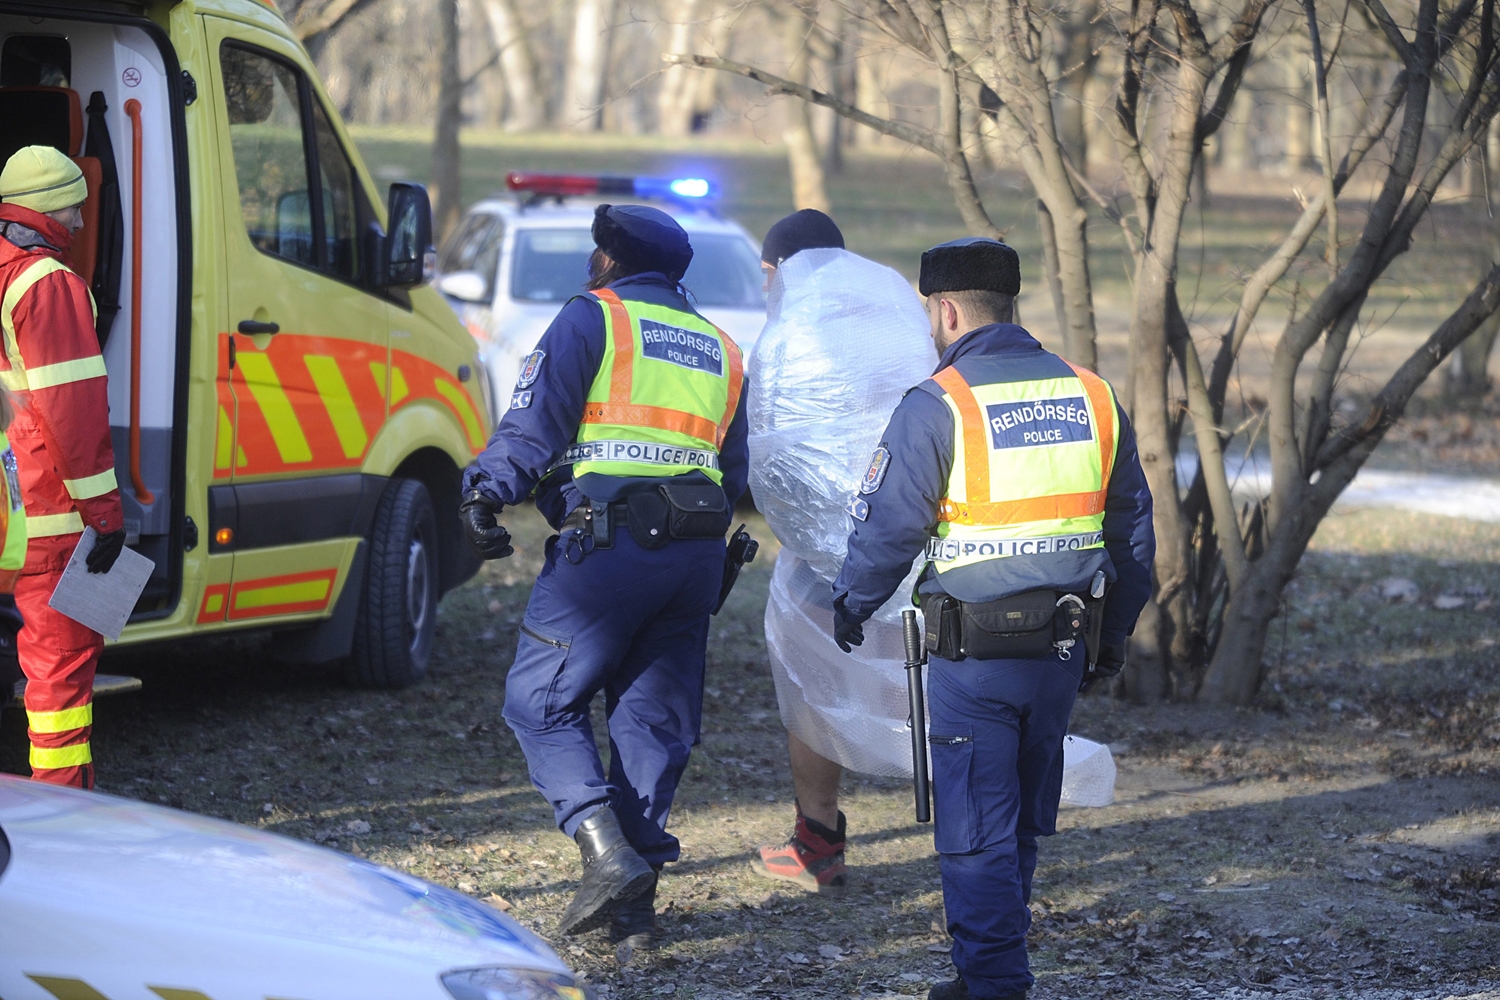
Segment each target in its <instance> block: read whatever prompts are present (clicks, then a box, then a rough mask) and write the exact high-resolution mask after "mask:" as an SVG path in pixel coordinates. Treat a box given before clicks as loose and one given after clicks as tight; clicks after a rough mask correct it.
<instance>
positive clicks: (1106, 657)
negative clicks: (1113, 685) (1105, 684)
mask: <svg viewBox="0 0 1500 1000" xmlns="http://www.w3.org/2000/svg"><path fill="white" fill-rule="evenodd" d="M1124 669H1125V644H1124V643H1120V644H1119V645H1117V646H1116V645H1102V646H1100V647H1099V658H1098V660H1097V661H1095V663H1094V665H1093V666H1092V667H1090V668H1089V669H1088V672H1086V673H1085V674H1084V675H1083V683H1082V684H1080V685H1079V686H1078V690H1080V691H1088V690H1089V689H1090V688H1092V687H1094V685H1096V684H1097V683H1099V682H1100V681H1103V680H1108V679H1110V678H1112V677H1117V676H1119V673H1120V671H1121V670H1124Z"/></svg>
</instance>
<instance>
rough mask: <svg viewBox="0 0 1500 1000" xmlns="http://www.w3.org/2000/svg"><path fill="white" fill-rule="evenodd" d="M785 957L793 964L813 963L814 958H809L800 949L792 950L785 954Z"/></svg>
mask: <svg viewBox="0 0 1500 1000" xmlns="http://www.w3.org/2000/svg"><path fill="white" fill-rule="evenodd" d="M785 959H786V961H787V962H790V963H791V964H792V965H811V964H812V960H811V959H809V958H808V957H807V956H806V955H804V954H802V953H801V952H800V951H790V952H787V954H786V955H785Z"/></svg>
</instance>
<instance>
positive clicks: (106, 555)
mask: <svg viewBox="0 0 1500 1000" xmlns="http://www.w3.org/2000/svg"><path fill="white" fill-rule="evenodd" d="M121 549H124V528H120V529H118V531H111V532H108V534H104V535H99V537H98V538H95V547H93V549H90V550H89V555H87V556H84V562H86V564H87V565H89V571H90V573H108V571H110V570H111V568H113V567H114V561H115V559H118V558H120V550H121Z"/></svg>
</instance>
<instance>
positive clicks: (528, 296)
mask: <svg viewBox="0 0 1500 1000" xmlns="http://www.w3.org/2000/svg"><path fill="white" fill-rule="evenodd" d="M692 241H693V263H692V264H691V265H690V266H689V267H688V272H687V275H686V276H684V277H683V279H682V284H683V286H684V287H685V288H687V289H688V291H690V292H692V294H693V304H694V305H697V306H707V307H718V308H722V309H764V308H765V304H766V300H765V294H764V292H762V291H761V286H762V277H761V273H760V260H759V259H758V258H757V255H756V253H755V251H754V250H753V249H752V248H751V247H750V245H749V244H748V243H746V242H745V240H744V239H743V238H741V237H739V236H736V235H734V234H732V233H695V234H693V236H692ZM593 249H594V241H593V238H592V237H591V236H590V235H589V231H588V230H587V229H522V230H519V231H518V232H517V233H516V249H515V264H514V266H513V269H512V271H511V280H510V294H511V298H513V299H518V300H521V301H524V302H565V301H567V300H568V299H569V298H570V297H572V296H574V295H577V294H578V293H579V292H581V291H583V285H584V282H585V281H586V280H587V279H588V275H587V273H586V272H587V267H588V260H589V254H590V253H592V252H593Z"/></svg>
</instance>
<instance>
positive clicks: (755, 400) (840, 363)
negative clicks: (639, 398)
mask: <svg viewBox="0 0 1500 1000" xmlns="http://www.w3.org/2000/svg"><path fill="white" fill-rule="evenodd" d="M928 331H929V325H928V321H927V315H926V313H925V311H924V310H923V307H922V303H921V300H920V299H919V298H918V297H917V294H916V293H915V292H913V291H912V288H911V285H910V284H909V283H908V282H907V281H906V279H905V278H903V277H901V275H900V274H898V273H897V272H895V271H893V270H891V269H890V268H888V267H885V266H883V265H880V264H876V263H874V262H872V261H868V260H865V259H864V258H862V257H859V256H857V255H855V254H852V253H849V252H848V251H846V250H835V249H820V250H803V251H802V252H800V253H798V254H797V255H796V256H794V257H792V258H791V259H790V260H788V261H786V262H785V263H784V264H782V266H781V267H780V268H778V269H777V272H776V276H775V278H774V279H773V280H772V283H771V289H770V296H769V304H768V308H767V319H766V327H765V330H764V331H763V332H762V333H761V335H760V339H759V340H758V341H756V344H755V350H754V353H753V354H752V355H751V357H750V364H749V371H748V375H749V378H750V384H751V392H750V400H749V418H750V488H751V490H752V491H753V492H754V495H755V502H756V506H757V507H759V509H760V511H761V513H762V514H764V515H765V518H766V521H767V523H768V524H769V525H770V526H771V530H772V531H773V532H774V533H775V534H776V537H777V539H779V540H780V542H781V545H782V550H781V555H780V556H779V557H778V558H777V562H776V569H775V572H774V573H773V575H772V578H771V598H770V601H769V602H768V603H767V605H766V647H767V649H768V651H769V653H770V659H771V669H772V674H773V676H774V677H775V680H776V696H777V699H778V701H779V702H780V705H781V719H782V722H783V723H784V724H785V725H786V727H787V729H788V730H789V731H791V732H792V733H795V734H796V735H797V737H798V738H799V739H801V740H802V741H803V742H804V743H806V744H807V745H808V746H810V747H812V748H813V749H814V750H815V751H817V752H818V753H819V754H821V755H822V756H824V757H826V758H828V759H829V760H833V761H837V762H838V763H840V764H842V765H843V766H844V767H847V768H849V769H850V770H853V771H859V772H862V773H865V774H879V775H887V776H901V775H910V774H911V737H910V734H909V732H908V730H907V727H906V711H907V708H906V672H905V669H904V665H905V653H904V651H903V648H902V641H901V626H900V621H901V610H902V609H903V608H908V607H911V604H910V602H909V601H908V596H909V595H910V593H911V583H912V580H913V579H914V578H915V572H916V571H915V569H914V570H913V573H912V575H911V577H909V578H908V579H907V581H906V583H904V584H903V585H902V587H901V588H900V589H899V590H898V591H897V592H896V596H895V597H893V598H892V599H891V600H890V601H888V602H887V603H886V606H885V607H883V608H881V609H880V611H879V612H878V613H877V614H876V616H875V618H873V619H872V620H871V621H870V622H869V623H867V624H866V625H865V644H864V645H863V646H861V647H859V648H857V649H856V650H855V651H854V654H853V655H852V656H851V655H849V654H846V653H843V652H841V651H840V650H839V648H838V647H837V646H835V645H834V643H833V593H832V584H833V580H834V578H835V577H836V576H837V575H838V571H839V567H840V566H842V565H843V562H844V552H845V544H846V542H847V540H848V536H849V529H850V521H849V515H848V514H847V513H846V512H845V506H846V505H847V504H848V502H849V498H850V497H851V496H853V495H854V494H855V493H856V492H857V491H858V489H859V484H860V481H861V479H862V478H863V476H864V473H865V470H866V469H867V468H868V467H869V463H870V455H871V453H872V452H873V451H874V450H875V446H876V445H877V444H879V443H880V435H881V434H882V432H884V430H885V427H886V424H887V423H889V421H890V417H891V412H892V411H893V410H895V408H896V404H897V403H898V402H900V401H901V397H902V395H903V394H904V393H905V392H906V390H907V389H910V388H911V387H912V386H914V385H916V384H917V383H918V382H920V381H922V380H923V379H924V378H926V377H927V376H928V375H930V374H932V369H933V367H934V366H935V365H936V363H937V356H936V353H935V351H934V349H933V346H932V340H931V338H930V335H929V332H928Z"/></svg>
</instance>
